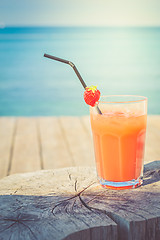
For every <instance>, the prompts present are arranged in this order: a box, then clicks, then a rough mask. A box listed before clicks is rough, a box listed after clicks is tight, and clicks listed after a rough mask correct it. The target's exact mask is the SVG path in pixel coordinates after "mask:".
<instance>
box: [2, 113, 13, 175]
mask: <svg viewBox="0 0 160 240" xmlns="http://www.w3.org/2000/svg"><path fill="white" fill-rule="evenodd" d="M15 129H16V119H15V118H7V117H1V118H0V178H3V177H5V176H7V174H8V171H9V168H10V162H11V158H12V150H13V146H14V137H15Z"/></svg>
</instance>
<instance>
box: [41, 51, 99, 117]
mask: <svg viewBox="0 0 160 240" xmlns="http://www.w3.org/2000/svg"><path fill="white" fill-rule="evenodd" d="M44 57H47V58H51V59H53V60H56V61H59V62H62V63H66V64H68V65H70V66H71V67H72V68H73V70H74V71H75V73H76V75H77V77H78V78H79V80H80V82H81V84H82V86H83V87H84V89H86V87H87V85H86V83H85V82H84V80H83V78H82V77H81V75H80V73H79V72H78V69H77V68H76V66H75V65H74V63H72V62H70V61H68V60H65V59H62V58H58V57H55V56H51V55H49V54H46V53H45V54H44ZM96 108H97V111H98V113H99V114H102V112H101V110H100V109H99V107H98V106H96Z"/></svg>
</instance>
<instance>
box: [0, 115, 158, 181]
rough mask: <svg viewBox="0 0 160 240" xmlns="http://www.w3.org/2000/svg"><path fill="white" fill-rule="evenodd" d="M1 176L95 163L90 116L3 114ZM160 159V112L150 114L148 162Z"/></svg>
mask: <svg viewBox="0 0 160 240" xmlns="http://www.w3.org/2000/svg"><path fill="white" fill-rule="evenodd" d="M0 141H1V144H0V178H3V177H5V176H7V175H10V174H13V173H24V172H31V171H37V170H41V169H55V168H62V167H63V168H64V167H72V166H74V167H76V166H95V162H94V154H93V145H92V137H91V129H90V122H89V116H83V117H39V118H24V117H23V118H22V117H21V118H14V117H1V118H0ZM159 159H160V115H158V116H156V115H154V116H148V128H147V136H146V153H145V162H151V161H155V160H159Z"/></svg>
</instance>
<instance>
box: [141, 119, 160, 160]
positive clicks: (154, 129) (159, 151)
mask: <svg viewBox="0 0 160 240" xmlns="http://www.w3.org/2000/svg"><path fill="white" fill-rule="evenodd" d="M159 143H160V116H148V119H147V134H146V150H145V158H144V160H145V161H146V162H152V161H155V160H159V159H160V144H159Z"/></svg>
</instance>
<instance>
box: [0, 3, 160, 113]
mask: <svg viewBox="0 0 160 240" xmlns="http://www.w3.org/2000/svg"><path fill="white" fill-rule="evenodd" d="M159 12H160V1H159V0H141V1H139V0H134V1H128V0H112V1H111V0H87V1H86V0H77V1H74V0H58V1H57V0H56V1H55V0H45V1H44V0H23V1H21V0H0V115H1V116H54V115H55V116H59V115H61V116H63V115H75V116H81V115H86V114H89V111H88V106H87V105H86V104H85V103H84V101H83V91H84V90H83V88H82V86H81V84H80V82H79V80H78V78H77V76H76V75H75V73H74V71H73V69H72V68H71V67H70V66H68V65H65V64H62V63H59V62H55V61H53V60H50V59H47V58H44V57H43V55H44V53H48V54H51V55H54V56H57V57H61V58H64V59H67V60H70V61H72V62H73V63H75V65H76V66H77V68H78V70H79V72H80V73H81V75H82V77H83V78H84V80H85V82H86V83H87V85H88V86H89V85H98V88H99V89H100V91H101V93H102V94H103V95H107V94H136V95H144V96H146V97H148V113H149V114H160V107H159V102H160V94H159V93H160V14H159Z"/></svg>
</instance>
